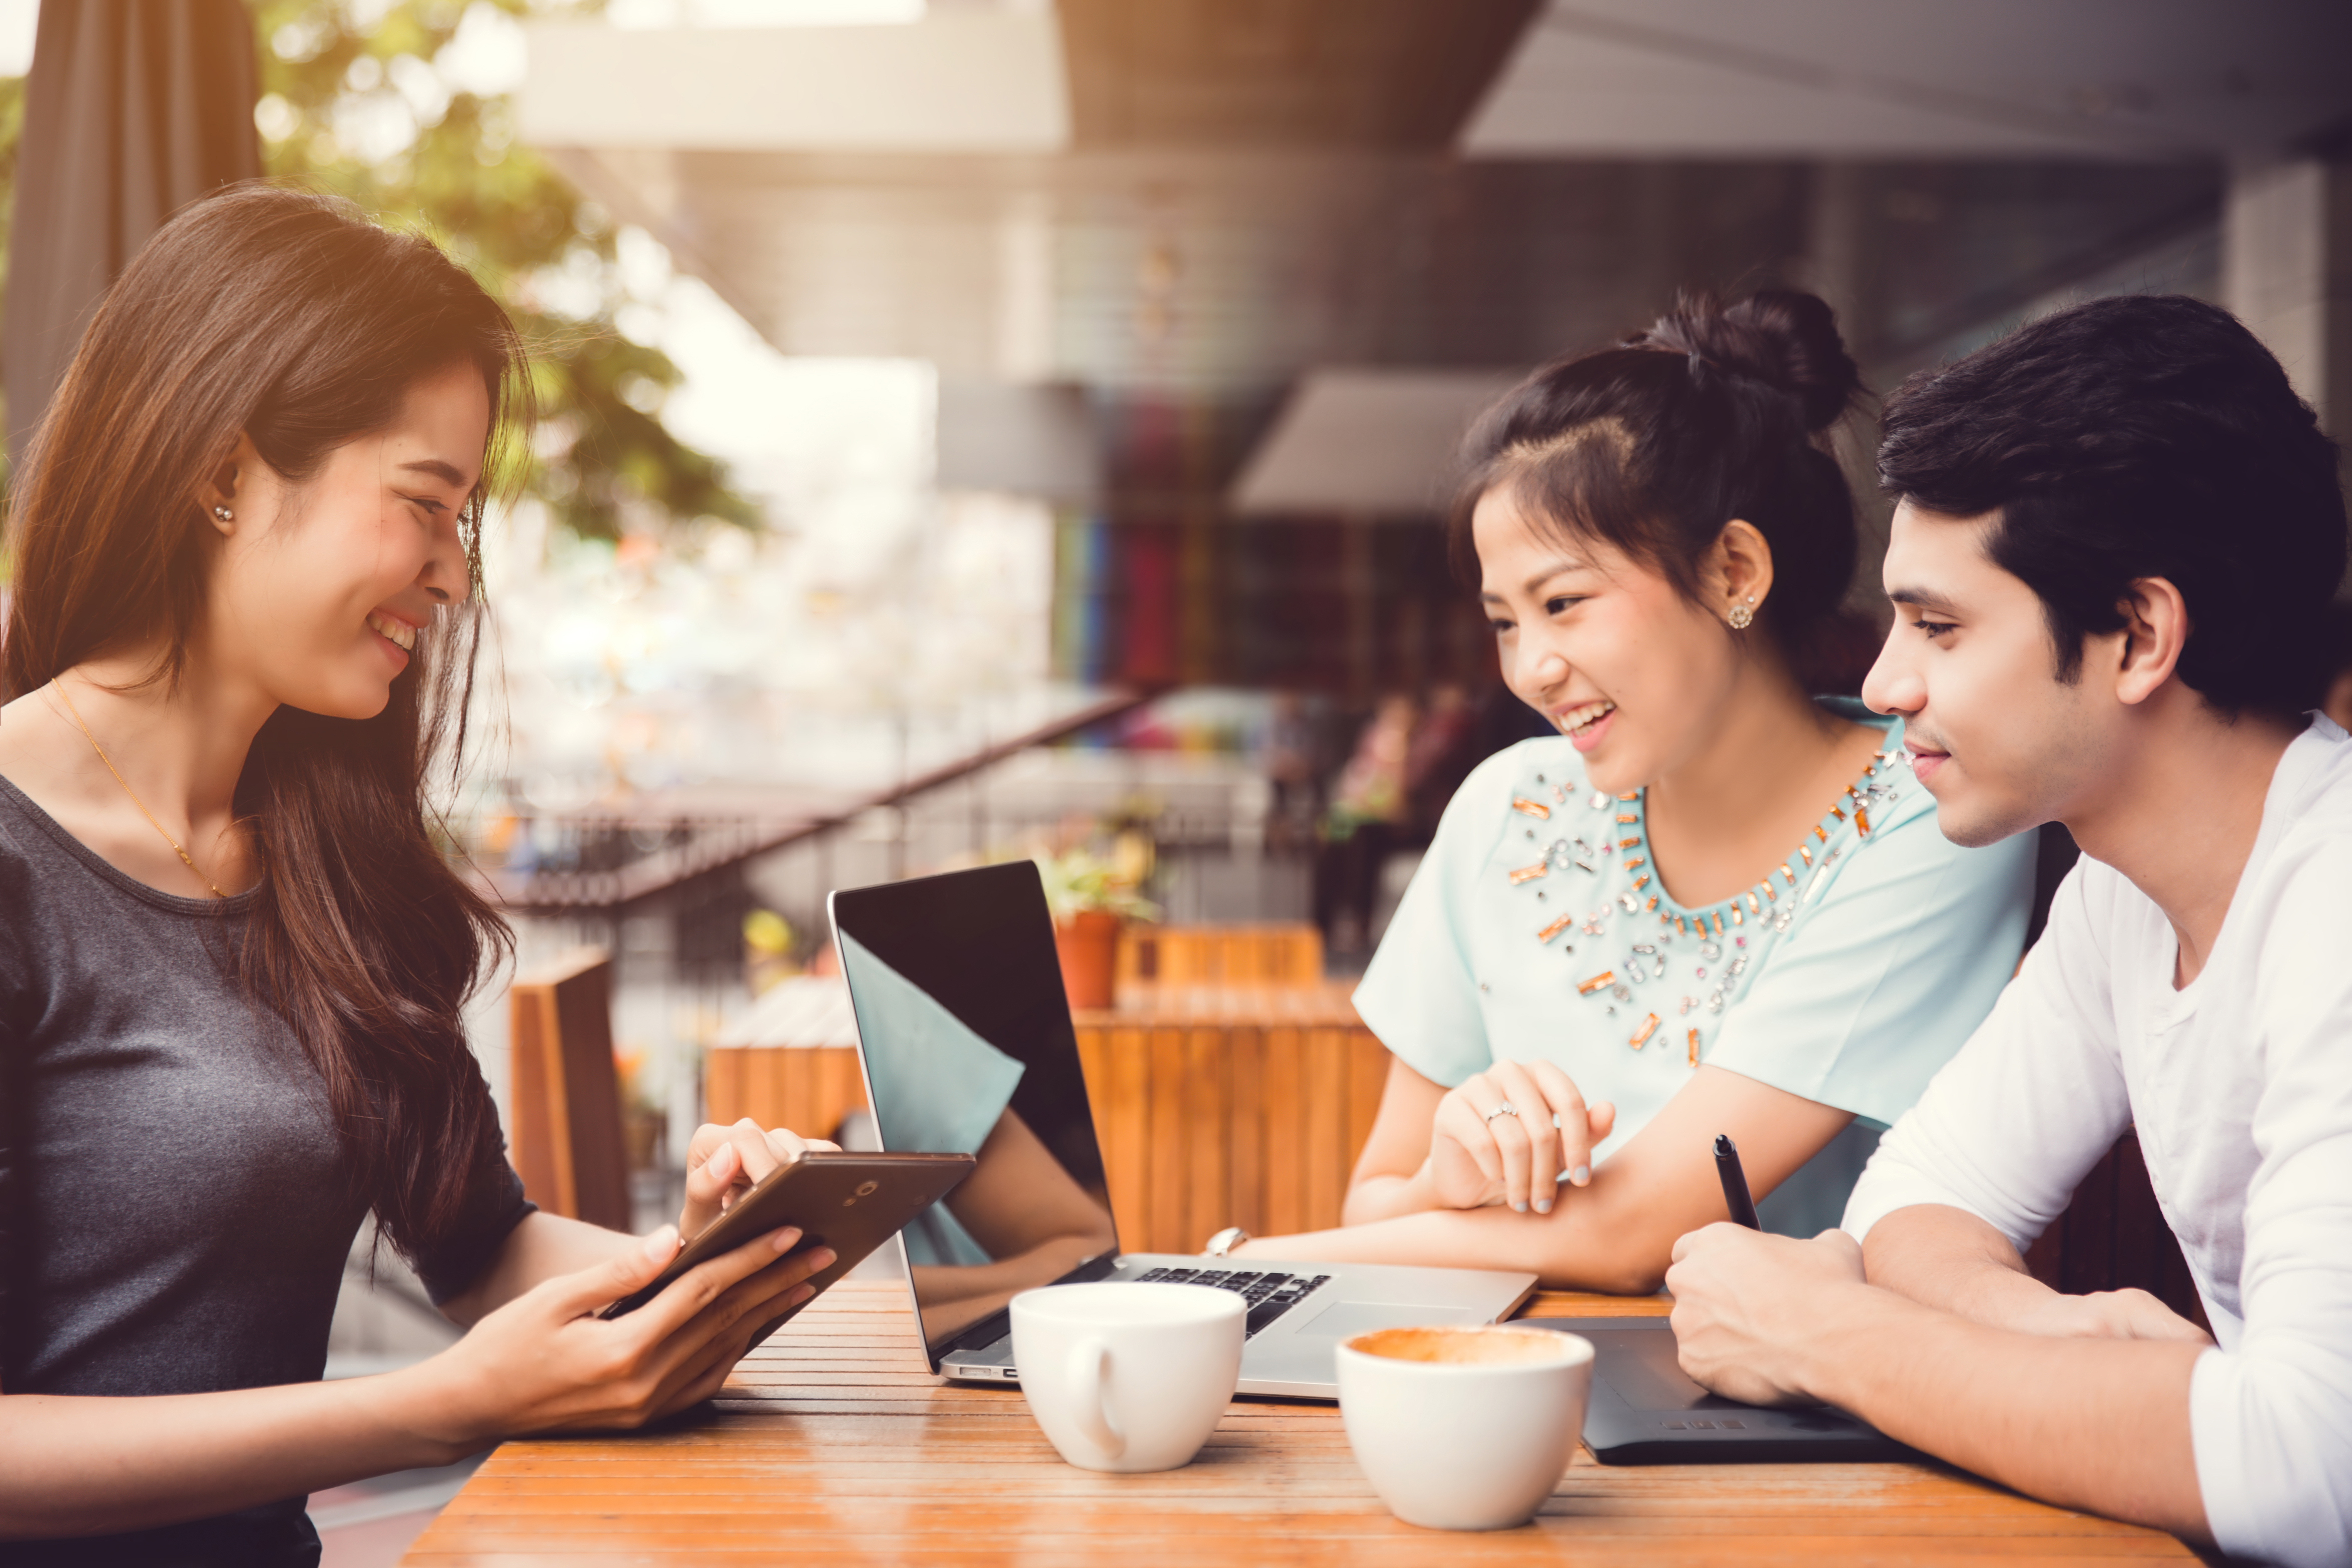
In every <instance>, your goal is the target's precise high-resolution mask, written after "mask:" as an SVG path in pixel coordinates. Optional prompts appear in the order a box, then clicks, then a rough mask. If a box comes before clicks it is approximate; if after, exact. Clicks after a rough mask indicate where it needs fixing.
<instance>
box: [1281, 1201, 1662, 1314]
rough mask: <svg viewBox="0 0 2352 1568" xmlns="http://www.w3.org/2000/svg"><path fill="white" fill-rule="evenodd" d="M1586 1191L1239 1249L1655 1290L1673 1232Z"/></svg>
mask: <svg viewBox="0 0 2352 1568" xmlns="http://www.w3.org/2000/svg"><path fill="white" fill-rule="evenodd" d="M1595 1190H1597V1184H1596V1188H1593V1189H1587V1191H1586V1193H1585V1194H1580V1195H1579V1197H1580V1199H1581V1201H1572V1202H1570V1204H1568V1205H1567V1206H1566V1207H1563V1208H1560V1209H1557V1210H1555V1211H1554V1212H1552V1213H1551V1214H1549V1215H1539V1214H1518V1213H1515V1212H1514V1211H1512V1210H1510V1209H1507V1208H1501V1207H1494V1208H1438V1209H1431V1210H1428V1211H1426V1212H1423V1213H1418V1214H1402V1215H1398V1216H1396V1217H1394V1218H1388V1219H1381V1220H1375V1221H1373V1222H1371V1223H1370V1224H1365V1225H1349V1226H1347V1227H1346V1228H1342V1229H1338V1230H1312V1231H1307V1232H1305V1233H1304V1234H1301V1235H1297V1236H1269V1237H1263V1238H1260V1239H1256V1240H1254V1241H1251V1242H1249V1243H1247V1244H1246V1245H1244V1246H1243V1247H1241V1248H1237V1249H1235V1255H1236V1256H1241V1257H1248V1258H1253V1259H1257V1258H1265V1259H1276V1260H1289V1259H1296V1260H1299V1261H1301V1262H1313V1261H1326V1262H1334V1263H1391V1264H1405V1265H1421V1266H1430V1267H1436V1268H1444V1269H1499V1270H1511V1271H1517V1272H1526V1273H1531V1274H1534V1275H1535V1276H1536V1277H1537V1278H1538V1280H1539V1281H1541V1282H1542V1283H1543V1285H1544V1286H1545V1287H1546V1288H1547V1289H1549V1290H1568V1291H1607V1292H1609V1293H1611V1294H1613V1295H1625V1296H1643V1295H1650V1294H1653V1293H1654V1292H1655V1291H1657V1289H1658V1286H1659V1283H1660V1282H1661V1281H1663V1280H1664V1278H1665V1271H1666V1265H1667V1262H1668V1254H1669V1252H1670V1251H1671V1249H1672V1248H1673V1246H1674V1239H1673V1238H1672V1237H1670V1236H1664V1235H1653V1234H1652V1233H1651V1232H1652V1229H1653V1228H1652V1227H1651V1226H1649V1225H1646V1224H1643V1223H1641V1222H1640V1220H1639V1219H1638V1218H1636V1217H1631V1216H1623V1215H1620V1214H1618V1213H1616V1212H1614V1210H1615V1208H1616V1206H1615V1205H1614V1204H1606V1203H1601V1202H1595V1201H1592V1199H1591V1196H1590V1195H1591V1193H1592V1192H1594V1191H1595Z"/></svg>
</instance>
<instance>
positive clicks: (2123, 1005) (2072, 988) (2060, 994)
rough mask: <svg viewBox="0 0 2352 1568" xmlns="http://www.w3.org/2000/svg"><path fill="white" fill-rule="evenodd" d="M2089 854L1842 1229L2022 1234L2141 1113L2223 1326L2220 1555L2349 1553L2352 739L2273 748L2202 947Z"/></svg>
mask: <svg viewBox="0 0 2352 1568" xmlns="http://www.w3.org/2000/svg"><path fill="white" fill-rule="evenodd" d="M2177 951H2178V949H2177V946H2176V943H2175V939H2174V937H2173V934H2172V927H2171V925H2170V924H2169V923H2168V921H2167V920H2166V919H2165V916H2164V914H2163V911H2161V910H2160V909H2158V907H2157V905H2156V904H2155V903H2154V902H2153V901H2151V900H2150V899H2149V898H2148V897H2147V895H2146V894H2142V893H2141V892H2140V891H2139V889H2138V888H2137V887H2135V886H2134V885H2133V884H2132V883H2130V882H2128V881H2126V879H2125V878H2124V877H2123V876H2122V875H2121V874H2120V873H2117V872H2116V871H2115V870H2114V869H2113V868H2111V867H2108V866H2105V865H2103V864H2100V863H2099V862H2095V861H2093V860H2091V859H2090V858H2088V857H2087V856H2086V857H2084V859H2083V861H2082V862H2080V863H2079V864H2077V865H2076V867H2075V868H2074V872H2073V873H2072V874H2070V875H2069V876H2068V877H2067V878H2066V880H2065V882H2064V883H2062V884H2061V885H2060V887H2059V889H2058V894H2057V900H2056V902H2055V904H2053V906H2052V909H2051V912H2050V925H2049V927H2048V929H2047V930H2046V931H2045V933H2044V934H2043V936H2042V940H2041V941H2040V942H2039V943H2038V944H2036V945H2035V946H2034V948H2033V950H2032V953H2031V954H2029V955H2028V956H2027V957H2026V960H2025V965H2024V967H2023V968H2022V969H2021V971H2020V973H2019V974H2018V977H2017V978H2016V979H2015V980H2014V981H2012V982H2011V985H2010V987H2009V988H2008V990H2006V991H2005V992H2003V993H2002V996H2001V998H2000V1002H1999V1003H1998V1004H1997V1005H1996V1006H1995V1007H1994V1009H1993V1011H1992V1014H1991V1016H1990V1018H1988V1019H1986V1020H1985V1021H1984V1023H1983V1025H1982V1026H1981V1027H1980V1028H1979V1029H1978V1030H1977V1032H1976V1033H1975V1034H1974V1035H1973V1036H1971V1037H1970V1038H1969V1042H1968V1044H1966V1045H1965V1046H1963V1047H1961V1049H1960V1052H1959V1054H1958V1056H1956V1057H1955V1058H1953V1060H1952V1061H1951V1062H1950V1063H1949V1064H1948V1065H1947V1066H1946V1067H1945V1068H1944V1070H1943V1071H1941V1072H1939V1073H1938V1074H1937V1076H1936V1078H1935V1080H1934V1082H1931V1083H1930V1084H1929V1085H1928V1087H1927V1093H1926V1094H1925V1095H1924V1096H1922V1097H1921V1099H1920V1101H1919V1103H1918V1104H1917V1105H1916V1106H1915V1107H1913V1109H1912V1110H1911V1111H1910V1112H1909V1113H1907V1114H1906V1115H1905V1116H1904V1117H1903V1118H1902V1119H1901V1120H1899V1121H1898V1122H1896V1123H1895V1125H1894V1127H1893V1128H1892V1129H1890V1130H1889V1131H1888V1133H1887V1134H1886V1136H1885V1139H1884V1140H1883V1141H1882V1142H1881V1144H1880V1145H1879V1148H1878V1152H1877V1154H1876V1155H1874V1157H1873V1159H1872V1161H1871V1163H1870V1166H1869V1168H1868V1169H1867V1170H1866V1171H1865V1172H1864V1175H1863V1177H1862V1180H1861V1182H1860V1183H1859V1184H1858V1185H1857V1186H1855V1188H1854V1192H1853V1200H1852V1202H1851V1203H1850V1204H1849V1205H1848V1207H1847V1209H1846V1218H1845V1228H1846V1229H1847V1230H1848V1231H1849V1232H1850V1233H1852V1234H1853V1235H1854V1236H1855V1237H1857V1238H1859V1237H1862V1236H1864V1235H1867V1234H1868V1232H1869V1230H1870V1228H1871V1227H1872V1226H1873V1225H1874V1224H1875V1223H1877V1222H1878V1221H1879V1220H1880V1219H1882V1218H1885V1217H1886V1216H1887V1215H1888V1214H1891V1213H1893V1212H1894V1211H1895V1209H1898V1208H1904V1207H1909V1206H1910V1205H1912V1204H1919V1203H1937V1204H1947V1205H1950V1206H1951V1207H1957V1208H1962V1209H1966V1210H1968V1211H1969V1213H1971V1214H1974V1215H1977V1216H1978V1217H1979V1218H1982V1219H1984V1220H1985V1221H1986V1222H1987V1223H1989V1224H1990V1225H1992V1226H1993V1227H1994V1228H1997V1229H1999V1230H2000V1232H2001V1233H2002V1234H2003V1235H2005V1236H2007V1237H2008V1238H2009V1239H2010V1240H2011V1242H2012V1243H2013V1244H2014V1245H2015V1246H2016V1247H2017V1248H2018V1249H2020V1250H2023V1249H2025V1248H2026V1247H2027V1246H2028V1245H2030V1244H2031V1243H2032V1240H2033V1239H2034V1238H2036V1237H2038V1236H2039V1235H2041V1234H2042V1230H2043V1229H2044V1228H2047V1227H2048V1226H2049V1225H2050V1223H2051V1222H2052V1221H2053V1220H2054V1219H2056V1218H2058V1216H2059V1214H2060V1213H2061V1212H2062V1211H2063V1209H2064V1208H2065V1207H2066V1204H2067V1201H2068V1199H2069V1198H2070V1197H2072V1195H2073V1193H2074V1188H2075V1186H2076V1185H2077V1184H2079V1183H2080V1182H2081V1180H2082V1179H2083V1176H2084V1175H2085V1174H2086V1173H2087V1172H2088V1171H2089V1169H2090V1167H2091V1166H2092V1165H2093V1164H2094V1163H2095V1162H2096V1161H2097V1160H2098V1158H2099V1156H2100V1155H2103V1154H2105V1152H2106V1150H2107V1148H2108V1147H2109V1146H2110V1145H2113V1144H2114V1142H2115V1141H2116V1138H2117V1137H2119V1136H2120V1135H2121V1134H2123V1132H2124V1131H2125V1129H2126V1128H2127V1127H2132V1126H2135V1125H2136V1126H2137V1129H2138V1133H2139V1143H2140V1148H2141V1150H2142V1152H2143V1153H2144V1154H2145V1155H2146V1156H2147V1167H2148V1176H2149V1178H2150V1180H2151V1181H2152V1183H2153V1185H2154V1186H2155V1189H2156V1197H2157V1201H2158V1204H2159V1205H2160V1206H2161V1207H2163V1210H2164V1217H2165V1218H2166V1220H2167V1221H2168V1223H2169V1224H2170V1225H2171V1227H2172V1232H2173V1234H2174V1235H2175V1236H2177V1237H2178V1238H2179V1240H2180V1248H2181V1251H2182V1253H2183V1254H2184V1256H2185V1257H2186V1258H2187V1260H2188V1263H2189V1271H2190V1273H2191V1274H2192V1275H2193V1276H2194V1277H2195V1279H2196V1281H2197V1289H2198V1292H2199V1294H2200V1296H2202V1297H2203V1299H2204V1303H2205V1311H2206V1314H2207V1316H2208V1317H2209V1318H2210V1320H2211V1322H2212V1324H2213V1333H2214V1338H2215V1339H2216V1341H2217V1342H2218V1344H2219V1348H2218V1349H2215V1350H2211V1351H2208V1352H2207V1353H2206V1354H2204V1355H2203V1356H2202V1357H2200V1359H2199V1361H2198V1363H2197V1365H2196V1369H2195V1371H2194V1373H2193V1374H2192V1375H2191V1377H2190V1382H2189V1427H2190V1434H2191V1438H2192V1441H2193V1443H2194V1445H2195V1451H2196V1461H2197V1480H2198V1486H2199V1488H2200V1490H2201V1492H2202V1493H2203V1498H2204V1503H2205V1516H2206V1520H2207V1521H2208V1523H2210V1526H2211V1527H2212V1531H2213V1534H2214V1537H2215V1539H2216V1540H2217V1541H2218V1542H2220V1543H2221V1547H2222V1548H2223V1550H2225V1551H2227V1552H2231V1553H2233V1554H2239V1555H2243V1556H2248V1557H2254V1558H2260V1559H2265V1560H2269V1561H2273V1562H2278V1563H2290V1564H2294V1565H2296V1568H2302V1565H2305V1564H2311V1565H2318V1564H2340V1563H2352V740H2347V737H2346V735H2345V733H2344V731H2342V730H2340V729H2338V728H2337V727H2336V726H2335V725H2333V724H2331V723H2329V722H2328V721H2327V720H2326V719H2325V718H2318V717H2315V718H2314V720H2313V721H2312V724H2311V727H2310V728H2309V729H2307V730H2305V732H2304V733H2303V734H2302V735H2301V736H2299V737H2296V739H2295V740H2294V743H2293V744H2292V745H2291V746H2289V747H2287V750H2286V752H2285V754H2284V756H2283V757H2282V758H2280V760H2279V765H2278V768H2277V771H2276V772H2275V773H2274V774H2273V777H2272V779H2271V787H2270V792H2269V794H2268V796H2267V797H2266V798H2265V800H2264V801H2263V822H2262V830H2261V831H2260V833H2259V834H2258V835H2257V836H2256V838H2255V841H2254V848H2253V852H2252V855H2250V856H2249V857H2248V859H2247V862H2246V867H2245V870H2244V872H2243V873H2242V874H2241V876H2240V877H2239V879H2238V887H2237V891H2236V893H2235V894H2234V895H2233V896H2232V897H2231V903H2230V909H2229V914H2228V915H2227V916H2226V917H2225V918H2224V920H2223V922H2222V925H2221V935H2220V937H2219V938H2218V939H2217V941H2216V942H2215V943H2214V946H2213V951H2212V954H2211V956H2210V958H2209V959H2208V961H2207V963H2206V965H2205V967H2204V969H2203V970H2202V972H2200V974H2199V975H2198V977H2197V978H2196V979H2195V980H2194V981H2192V982H2191V983H2190V984H2189V985H2188V986H2186V987H2183V988H2179V989H2176V988H2174V986H2173V983H2172V977H2173V973H2174V962H2175V958H2176V956H2177Z"/></svg>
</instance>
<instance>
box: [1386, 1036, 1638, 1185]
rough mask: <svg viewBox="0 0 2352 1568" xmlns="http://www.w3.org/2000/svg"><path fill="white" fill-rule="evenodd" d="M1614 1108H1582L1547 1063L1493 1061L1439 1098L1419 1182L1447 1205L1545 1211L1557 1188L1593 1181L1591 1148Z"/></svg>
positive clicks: (1613, 1119) (1610, 1122) (1605, 1131)
mask: <svg viewBox="0 0 2352 1568" xmlns="http://www.w3.org/2000/svg"><path fill="white" fill-rule="evenodd" d="M1616 1124H1617V1108H1616V1107H1615V1106H1614V1105H1612V1104H1610V1103H1607V1102H1605V1101H1604V1102H1602V1103H1600V1104H1598V1105H1591V1106H1588V1105H1586V1104H1585V1103H1584V1096H1583V1094H1582V1093H1581V1092H1579V1091H1578V1089H1577V1087H1576V1084H1575V1083H1574V1082H1573V1081H1571V1080H1570V1078H1569V1076H1568V1074H1567V1073H1565V1072H1562V1071H1560V1070H1559V1068H1558V1067H1555V1066H1554V1065H1552V1064H1551V1063H1550V1062H1549V1061H1498V1062H1496V1063H1495V1064H1494V1065H1493V1066H1492V1067H1489V1068H1488V1069H1486V1071H1484V1072H1477V1073H1473V1074H1472V1075H1471V1076H1470V1077H1468V1078H1466V1079H1465V1080H1464V1081H1463V1082H1461V1083H1460V1084H1458V1085H1456V1086H1455V1087H1454V1089H1453V1090H1451V1091H1449V1092H1447V1094H1446V1095H1445V1097H1444V1099H1443V1100H1441V1101H1439V1102H1438V1105H1437V1118H1436V1122H1435V1124H1434V1125H1433V1127H1432V1129H1431V1137H1430V1145H1429V1159H1428V1163H1427V1164H1426V1165H1425V1166H1423V1180H1424V1181H1425V1182H1426V1184H1427V1186H1428V1189H1429V1191H1430V1192H1431V1194H1432V1195H1433V1196H1434V1197H1435V1198H1436V1199H1437V1201H1438V1203H1439V1205H1440V1206H1441V1207H1446V1208H1486V1207H1492V1206H1495V1205H1498V1204H1507V1205H1509V1206H1510V1207H1512V1208H1514V1209H1517V1211H1518V1212H1520V1213H1522V1214H1525V1213H1527V1212H1528V1210H1530V1209H1532V1210H1534V1212H1536V1213H1538V1214H1549V1213H1550V1212H1551V1210H1552V1206H1553V1203H1554V1202H1555V1200H1556V1198H1557V1197H1558V1194H1559V1188H1560V1187H1561V1186H1586V1185H1587V1184H1589V1183H1590V1182H1591V1180H1592V1150H1593V1147H1594V1146H1595V1145H1598V1144H1599V1143H1600V1142H1601V1140H1602V1139H1604V1138H1606V1137H1607V1136H1608V1135H1609V1132H1610V1129H1611V1128H1612V1127H1613V1126H1615V1125H1616Z"/></svg>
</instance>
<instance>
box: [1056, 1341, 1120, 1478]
mask: <svg viewBox="0 0 2352 1568" xmlns="http://www.w3.org/2000/svg"><path fill="white" fill-rule="evenodd" d="M1109 1379H1110V1346H1109V1345H1108V1344H1106V1343H1104V1342H1102V1341H1101V1340H1099V1339H1082V1340H1080V1341H1079V1342H1078V1343H1076V1344H1075V1345H1073V1346H1071V1347H1070V1397H1071V1398H1072V1400H1074V1401H1075V1402H1076V1408H1075V1409H1073V1410H1072V1411H1071V1414H1072V1415H1073V1416H1076V1419H1077V1423H1078V1430H1079V1431H1081V1432H1084V1433H1085V1434H1086V1435H1087V1441H1088V1442H1090V1443H1092V1444H1093V1445H1094V1446H1095V1447H1096V1448H1100V1449H1101V1450H1102V1452H1103V1457H1104V1458H1109V1459H1116V1458H1118V1457H1119V1456H1120V1455H1122V1454H1124V1453H1126V1452H1127V1435H1126V1434H1125V1433H1124V1432H1121V1431H1120V1430H1119V1429H1118V1427H1114V1426H1112V1425H1111V1424H1110V1413H1109V1412H1108V1410H1106V1409H1104V1408H1103V1396H1104V1395H1105V1394H1106V1393H1108V1387H1107V1385H1108V1382H1109Z"/></svg>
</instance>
